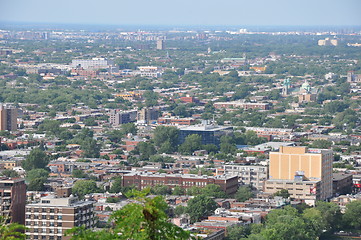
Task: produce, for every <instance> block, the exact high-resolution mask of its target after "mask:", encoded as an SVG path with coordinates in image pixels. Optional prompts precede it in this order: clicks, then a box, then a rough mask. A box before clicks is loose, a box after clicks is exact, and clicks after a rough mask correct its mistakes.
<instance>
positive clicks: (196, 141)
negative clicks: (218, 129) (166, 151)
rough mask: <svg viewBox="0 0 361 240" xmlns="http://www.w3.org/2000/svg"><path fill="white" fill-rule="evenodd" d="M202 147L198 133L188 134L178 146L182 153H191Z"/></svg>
mask: <svg viewBox="0 0 361 240" xmlns="http://www.w3.org/2000/svg"><path fill="white" fill-rule="evenodd" d="M201 147H202V137H201V136H199V135H198V134H191V135H188V136H187V137H186V139H185V141H184V143H182V144H181V145H180V146H179V149H178V150H179V151H180V152H181V153H183V154H188V155H189V154H192V153H193V152H194V151H196V150H199V149H201Z"/></svg>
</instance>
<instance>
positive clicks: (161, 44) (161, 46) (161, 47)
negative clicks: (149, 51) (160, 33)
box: [157, 39, 165, 50]
mask: <svg viewBox="0 0 361 240" xmlns="http://www.w3.org/2000/svg"><path fill="white" fill-rule="evenodd" d="M164 49H165V41H164V40H161V39H159V40H157V50H164Z"/></svg>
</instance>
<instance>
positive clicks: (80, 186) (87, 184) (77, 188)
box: [73, 180, 102, 198]
mask: <svg viewBox="0 0 361 240" xmlns="http://www.w3.org/2000/svg"><path fill="white" fill-rule="evenodd" d="M96 192H102V190H101V189H99V188H98V187H97V184H96V182H95V181H93V180H79V181H76V182H75V184H74V186H73V193H74V194H76V195H78V196H79V198H83V197H84V195H86V194H89V193H96Z"/></svg>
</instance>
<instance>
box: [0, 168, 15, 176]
mask: <svg viewBox="0 0 361 240" xmlns="http://www.w3.org/2000/svg"><path fill="white" fill-rule="evenodd" d="M0 174H1V175H2V176H5V177H8V178H17V177H19V174H18V173H17V172H16V171H14V170H12V169H4V170H3V171H2V172H1V173H0Z"/></svg>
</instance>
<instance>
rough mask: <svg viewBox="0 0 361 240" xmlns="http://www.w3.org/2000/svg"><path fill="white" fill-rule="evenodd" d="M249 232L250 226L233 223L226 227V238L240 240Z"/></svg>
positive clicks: (227, 239)
mask: <svg viewBox="0 0 361 240" xmlns="http://www.w3.org/2000/svg"><path fill="white" fill-rule="evenodd" d="M249 234H251V227H250V226H247V225H246V226H243V225H233V226H231V227H228V228H227V237H226V240H240V239H243V238H247V236H248V235H249Z"/></svg>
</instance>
